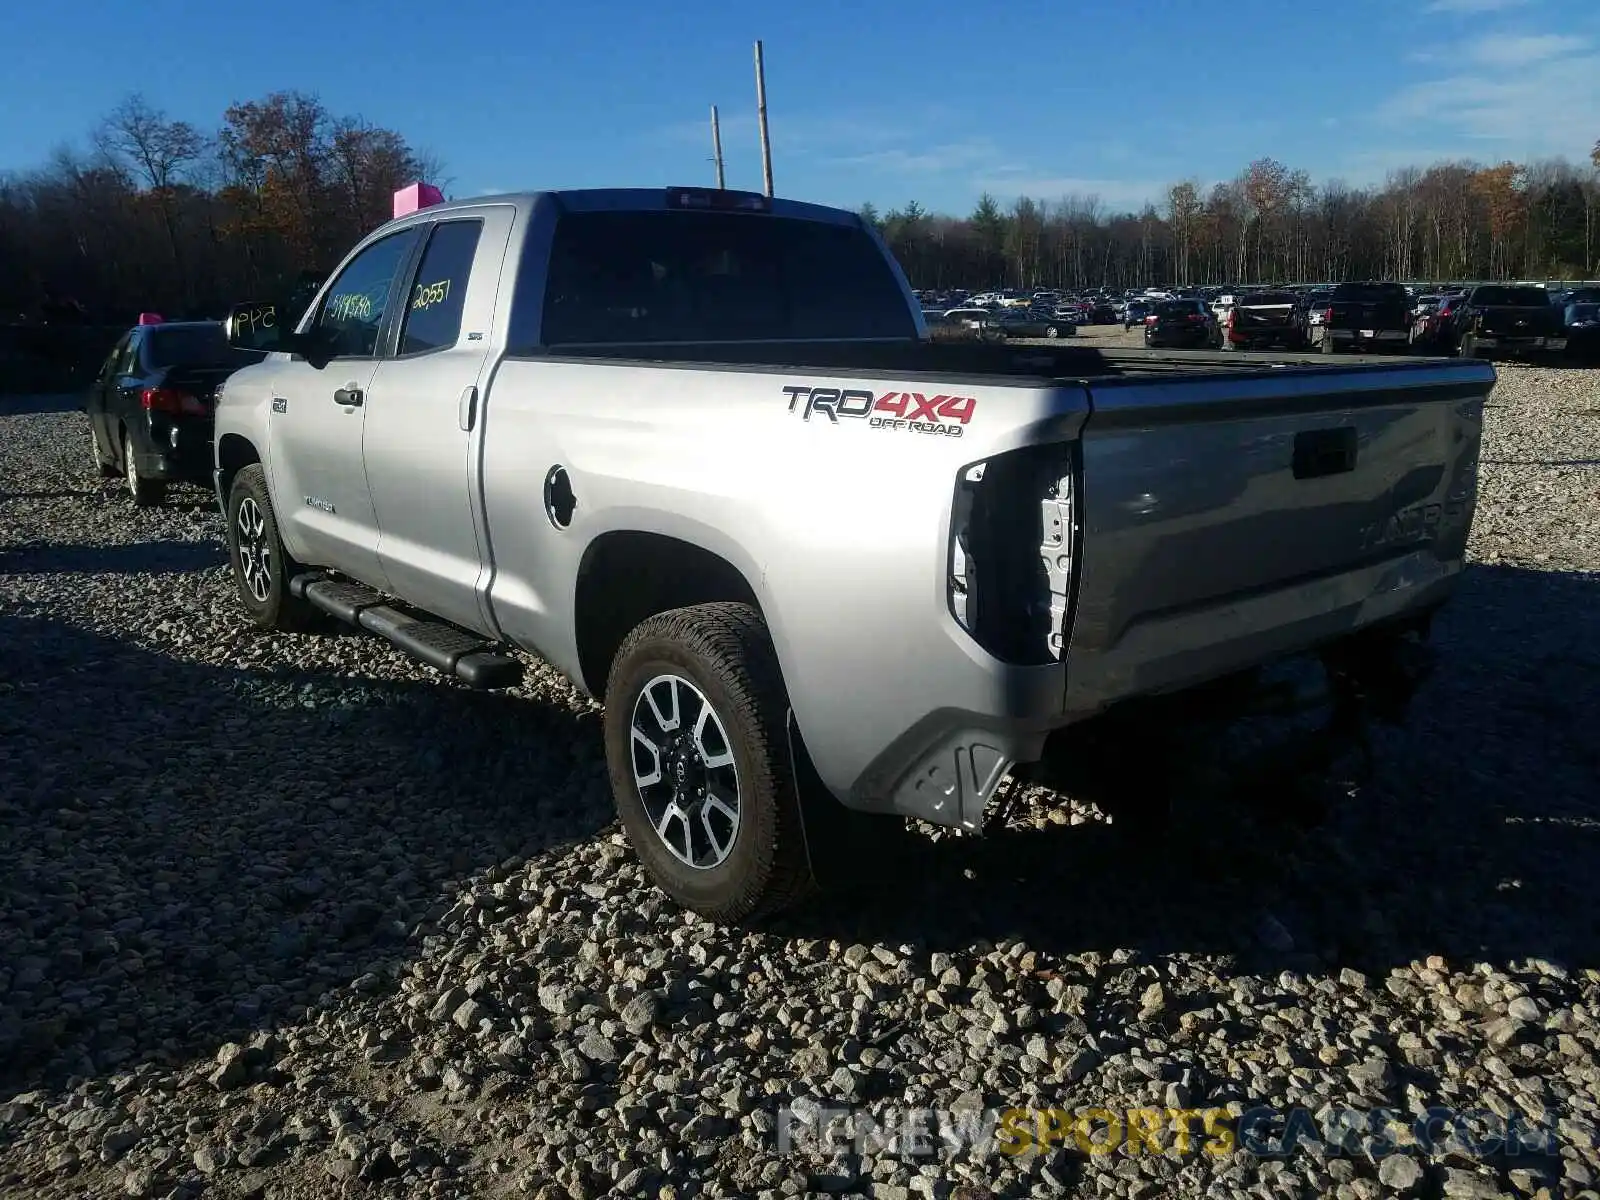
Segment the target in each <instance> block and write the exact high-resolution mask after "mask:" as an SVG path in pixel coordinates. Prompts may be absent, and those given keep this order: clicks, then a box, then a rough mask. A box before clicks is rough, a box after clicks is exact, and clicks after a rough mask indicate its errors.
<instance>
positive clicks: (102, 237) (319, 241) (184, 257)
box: [0, 92, 438, 323]
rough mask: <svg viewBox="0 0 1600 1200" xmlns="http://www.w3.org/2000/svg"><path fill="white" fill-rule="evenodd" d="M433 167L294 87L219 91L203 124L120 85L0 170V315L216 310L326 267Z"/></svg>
mask: <svg viewBox="0 0 1600 1200" xmlns="http://www.w3.org/2000/svg"><path fill="white" fill-rule="evenodd" d="M437 172H438V164H437V163H434V162H432V161H430V160H429V158H428V157H427V156H426V155H425V154H423V153H421V152H420V151H418V150H417V149H416V148H414V147H412V146H411V145H409V144H408V143H407V142H406V140H405V138H404V137H402V136H401V135H400V134H399V133H396V132H395V131H393V130H390V129H383V128H381V127H379V126H376V125H372V124H370V123H369V122H367V121H365V120H363V119H362V118H360V117H358V116H341V115H339V114H336V113H332V112H329V111H328V109H327V108H326V107H324V105H323V104H322V103H321V101H319V100H318V99H317V98H316V97H315V96H308V95H304V94H302V93H299V92H274V93H272V94H270V95H268V96H265V97H263V98H261V99H258V100H249V101H244V102H241V103H238V104H234V105H231V106H230V107H229V108H228V110H227V111H226V112H224V113H223V114H222V119H221V122H220V124H219V125H218V126H217V127H216V128H215V129H202V128H200V127H198V126H196V125H193V124H191V123H189V122H187V121H182V120H177V119H174V118H172V117H170V116H168V115H167V114H166V113H164V112H162V111H161V110H160V109H158V108H156V107H155V106H153V105H152V104H151V103H150V102H149V101H147V100H146V99H145V98H144V97H143V96H139V95H134V96H130V97H129V98H128V99H127V100H125V101H124V102H123V103H122V104H120V105H119V106H118V107H117V108H116V109H115V111H113V112H112V113H110V114H109V115H108V116H107V117H106V118H105V119H104V120H103V121H102V122H101V123H100V124H99V125H98V126H97V127H96V128H95V129H94V130H92V131H91V132H90V134H89V137H88V139H87V141H86V144H85V145H84V146H82V147H76V148H63V149H61V150H58V151H57V152H56V153H55V155H54V156H53V157H52V159H51V161H50V162H48V163H46V164H44V165H43V166H40V167H39V168H37V169H35V170H31V171H26V172H21V173H15V174H11V175H6V176H0V322H5V321H17V320H19V319H23V320H38V319H41V318H48V319H51V320H53V321H55V322H72V321H81V322H84V323H101V322H112V323H120V322H128V321H131V320H132V319H133V316H134V315H135V314H137V313H138V312H140V311H150V310H153V311H157V312H161V313H162V314H163V315H167V316H217V315H219V314H220V312H221V311H224V310H225V309H226V307H227V305H228V304H229V303H231V302H233V301H235V300H237V299H239V298H242V297H248V296H252V295H261V294H274V295H275V294H278V292H279V291H280V290H282V289H284V288H286V287H289V286H292V285H293V283H294V281H295V279H296V278H297V277H298V276H299V273H300V272H303V271H320V270H326V269H327V268H328V266H329V265H331V264H332V263H333V262H336V261H337V260H338V258H339V257H340V256H342V255H343V253H344V252H345V251H346V250H347V249H348V248H349V246H350V244H351V243H352V242H354V241H355V240H356V239H357V238H358V237H359V236H361V235H362V234H365V233H367V232H368V231H370V230H371V229H372V228H373V227H375V226H376V225H378V224H379V223H381V222H382V221H385V220H387V219H388V218H389V217H390V215H391V211H392V209H391V205H392V198H393V195H394V192H395V190H396V189H398V188H401V187H404V186H405V185H406V184H408V183H411V182H413V181H415V180H417V179H419V178H420V179H428V180H430V181H435V182H437Z"/></svg>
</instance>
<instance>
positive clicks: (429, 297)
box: [411, 279, 450, 312]
mask: <svg viewBox="0 0 1600 1200" xmlns="http://www.w3.org/2000/svg"><path fill="white" fill-rule="evenodd" d="M449 296H450V281H449V280H448V279H441V280H439V281H438V282H437V283H419V284H417V286H416V288H415V290H413V292H412V293H411V311H412V312H420V311H422V310H423V309H427V308H432V307H433V306H434V305H435V304H443V303H444V302H445V300H446V299H448V298H449Z"/></svg>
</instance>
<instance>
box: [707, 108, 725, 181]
mask: <svg viewBox="0 0 1600 1200" xmlns="http://www.w3.org/2000/svg"><path fill="white" fill-rule="evenodd" d="M711 157H712V159H713V160H714V161H715V162H716V164H717V191H719V192H720V191H722V189H723V188H725V187H727V186H728V185H727V183H726V182H724V180H723V178H722V126H721V125H720V124H718V122H717V106H716V105H715V104H713V105H712V106H711Z"/></svg>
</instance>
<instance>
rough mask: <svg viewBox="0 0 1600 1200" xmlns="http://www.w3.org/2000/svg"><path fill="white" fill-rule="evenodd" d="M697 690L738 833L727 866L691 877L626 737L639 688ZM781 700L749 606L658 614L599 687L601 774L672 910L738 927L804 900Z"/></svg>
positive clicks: (766, 638)
mask: <svg viewBox="0 0 1600 1200" xmlns="http://www.w3.org/2000/svg"><path fill="white" fill-rule="evenodd" d="M664 674H670V675H676V676H678V677H679V678H681V679H684V680H686V681H688V682H689V683H691V684H693V685H694V686H695V687H696V688H698V689H699V691H700V692H701V693H702V694H703V695H704V696H705V698H706V699H707V700H708V701H709V702H710V705H711V708H712V711H713V712H714V713H715V714H716V717H717V720H718V721H719V722H720V723H721V725H722V727H723V729H724V730H725V731H726V734H727V740H728V747H727V748H728V750H729V751H731V752H732V754H733V757H734V767H735V770H736V771H737V774H738V805H739V824H738V831H737V833H736V834H735V835H734V840H733V845H732V848H731V849H730V850H729V851H728V854H727V857H726V859H724V860H723V861H722V862H720V863H719V864H717V865H715V866H710V867H703V868H701V867H694V866H690V865H689V864H688V863H686V862H684V861H682V860H681V859H680V858H678V857H677V855H675V854H674V853H673V852H672V851H671V850H669V849H668V848H667V846H666V845H665V844H664V843H663V841H662V839H661V836H660V835H659V834H658V833H657V832H656V829H655V827H654V825H653V824H652V823H651V821H650V818H649V816H648V814H647V812H646V809H645V802H644V799H643V798H642V797H641V795H640V791H639V786H638V784H637V783H636V781H635V775H634V755H633V748H632V735H631V730H632V727H633V719H634V710H635V706H636V704H637V703H638V701H639V698H640V696H641V694H642V693H643V691H644V688H645V686H646V685H647V684H648V683H649V682H650V681H651V680H653V679H655V678H656V677H658V676H660V675H664ZM788 711H789V699H788V693H787V692H786V691H785V689H784V685H783V676H782V673H781V672H780V670H779V668H778V656H777V652H776V651H775V650H774V649H773V646H772V639H771V637H770V635H769V634H768V632H767V627H766V623H765V622H764V621H763V620H762V619H761V616H760V614H759V613H757V612H756V610H755V609H753V608H751V607H750V606H749V605H745V604H733V603H717V604H701V605H696V606H694V607H691V608H678V609H672V610H671V611H668V612H664V613H659V614H657V615H656V616H653V617H651V618H649V619H648V620H646V621H644V622H643V623H642V624H640V625H639V626H638V627H637V628H635V629H634V630H633V632H632V633H630V634H629V635H628V637H627V638H626V639H625V640H624V641H623V643H622V647H621V648H620V649H619V650H618V651H617V654H616V657H615V658H614V659H613V660H612V663H611V672H610V677H609V679H608V681H607V684H606V704H605V744H606V762H607V765H608V767H609V769H610V774H611V790H612V797H613V800H614V801H615V803H616V807H617V815H618V816H619V817H620V818H621V820H622V825H623V828H624V829H625V830H626V832H627V835H628V841H629V844H630V845H631V846H632V847H633V851H634V853H635V854H636V855H637V856H638V858H639V861H640V863H641V864H642V865H643V866H644V869H645V872H646V873H647V874H648V875H649V876H650V878H651V880H652V881H653V882H654V883H655V884H656V886H658V887H659V888H660V889H661V890H662V891H663V892H665V893H666V894H667V895H668V896H669V897H671V898H672V900H673V901H675V902H676V903H678V904H680V905H682V906H683V907H684V908H687V909H689V910H691V911H693V912H696V913H698V914H700V915H701V916H703V917H706V918H708V919H709V920H712V921H717V922H720V923H724V924H738V923H744V922H750V921H754V920H758V919H760V918H762V917H765V916H768V915H771V914H773V913H776V912H778V911H780V910H782V909H786V908H790V907H792V906H793V905H795V904H796V903H798V902H799V901H800V900H801V899H802V898H804V897H805V896H806V895H807V894H808V893H809V892H810V891H811V890H812V884H813V880H812V876H811V872H810V869H809V866H808V861H807V857H806V845H805V833H804V829H803V827H802V823H801V811H800V797H799V796H798V795H797V793H796V788H795V776H794V771H793V769H792V764H791V762H790V752H789V740H788V732H787V719H788Z"/></svg>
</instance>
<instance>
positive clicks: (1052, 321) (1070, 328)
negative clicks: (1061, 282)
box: [990, 308, 1078, 338]
mask: <svg viewBox="0 0 1600 1200" xmlns="http://www.w3.org/2000/svg"><path fill="white" fill-rule="evenodd" d="M990 331H991V332H992V333H994V334H995V335H996V336H998V337H1003V338H1060V337H1071V336H1072V335H1073V334H1075V333H1077V332H1078V328H1077V326H1076V325H1074V324H1073V323H1072V322H1071V321H1067V320H1062V319H1060V318H1058V317H1052V316H1047V315H1045V314H1044V313H1036V312H1027V311H1024V310H1023V309H1020V308H1002V309H1001V310H1000V311H999V312H997V313H995V314H994V320H993V324H992V325H991V327H990Z"/></svg>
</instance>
